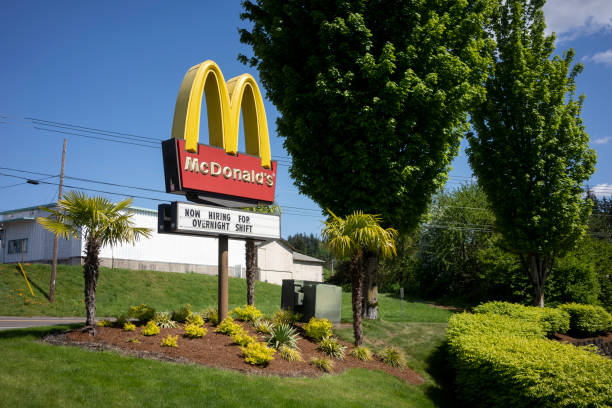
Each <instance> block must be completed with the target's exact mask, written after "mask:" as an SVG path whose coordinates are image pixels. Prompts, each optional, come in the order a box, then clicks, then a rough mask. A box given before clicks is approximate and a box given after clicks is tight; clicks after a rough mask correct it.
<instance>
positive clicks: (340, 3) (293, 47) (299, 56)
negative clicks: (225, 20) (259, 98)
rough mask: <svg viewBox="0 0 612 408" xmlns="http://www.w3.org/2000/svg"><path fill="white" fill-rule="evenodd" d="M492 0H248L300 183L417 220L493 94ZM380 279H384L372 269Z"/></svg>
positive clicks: (245, 38)
mask: <svg viewBox="0 0 612 408" xmlns="http://www.w3.org/2000/svg"><path fill="white" fill-rule="evenodd" d="M490 4H491V0H465V1H457V0H411V1H398V0H376V1H363V0H326V1H308V0H302V1H289V2H288V1H284V0H257V1H248V0H247V1H244V2H243V5H244V9H245V11H244V13H243V14H242V16H241V17H242V18H243V19H244V20H248V21H250V22H251V23H252V25H251V26H250V28H248V29H242V30H240V34H241V41H242V42H243V43H246V44H248V45H250V46H251V47H252V50H253V56H252V57H250V58H247V57H246V56H241V60H242V61H243V62H245V63H250V64H251V65H252V66H256V67H257V68H258V70H259V75H260V79H261V83H262V84H263V86H264V88H265V89H266V91H267V97H268V98H269V99H270V100H271V101H272V102H273V103H274V104H275V105H276V107H277V108H278V110H279V112H280V113H281V116H280V117H279V119H278V120H277V126H278V134H279V135H280V136H281V137H284V138H285V141H284V146H285V148H286V150H287V151H288V152H289V154H291V156H292V159H293V160H292V166H291V168H290V173H291V176H292V177H293V179H294V182H295V184H296V185H297V187H298V189H299V190H300V192H301V193H302V194H305V195H307V196H309V197H311V198H312V199H313V200H314V201H315V202H317V203H318V204H319V205H320V206H321V207H322V208H329V209H331V210H332V211H334V212H335V213H336V214H338V215H339V216H341V217H342V216H346V215H348V214H351V213H352V212H353V211H355V210H363V211H364V212H366V213H373V214H381V216H382V219H383V222H384V225H386V226H394V227H396V228H399V229H400V230H402V231H403V232H409V231H410V230H412V229H413V228H415V227H416V226H417V225H418V223H419V221H420V219H421V215H422V214H423V213H424V212H425V210H426V209H427V205H428V203H429V201H430V199H431V196H432V195H433V194H434V193H435V192H436V191H437V190H438V189H439V188H440V186H441V185H442V184H443V183H444V182H445V180H446V174H447V172H448V169H449V165H450V163H451V161H452V160H453V158H454V157H455V156H456V154H457V151H458V147H459V138H460V137H461V135H463V134H464V132H465V131H466V130H467V114H466V111H467V108H468V105H469V104H470V103H472V102H473V101H474V100H475V99H478V98H480V97H482V96H483V89H482V82H483V81H484V78H485V76H486V71H487V67H488V65H489V64H488V62H489V53H488V52H484V51H485V50H486V49H487V47H488V46H490V44H491V41H490V40H487V39H486V35H485V32H484V29H483V27H484V23H485V20H486V18H487V13H488V11H489V8H490ZM374 282H375V280H374Z"/></svg>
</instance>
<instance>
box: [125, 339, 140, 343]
mask: <svg viewBox="0 0 612 408" xmlns="http://www.w3.org/2000/svg"><path fill="white" fill-rule="evenodd" d="M125 342H126V343H134V344H140V340H138V339H131V338H130V339H127V340H125Z"/></svg>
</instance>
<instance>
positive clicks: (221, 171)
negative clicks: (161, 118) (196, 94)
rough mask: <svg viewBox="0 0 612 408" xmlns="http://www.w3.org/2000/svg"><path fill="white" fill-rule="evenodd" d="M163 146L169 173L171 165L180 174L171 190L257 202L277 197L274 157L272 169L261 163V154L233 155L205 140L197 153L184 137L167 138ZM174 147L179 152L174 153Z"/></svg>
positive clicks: (169, 189)
mask: <svg viewBox="0 0 612 408" xmlns="http://www.w3.org/2000/svg"><path fill="white" fill-rule="evenodd" d="M163 147H164V162H165V163H164V167H165V168H166V173H167V176H168V170H170V169H169V167H174V169H176V173H175V172H174V171H171V173H175V174H176V176H178V177H177V178H178V180H176V181H178V185H174V186H172V187H170V186H168V184H167V190H168V192H174V193H176V192H184V191H194V192H205V193H213V194H218V195H222V196H230V197H240V198H246V199H249V200H253V201H258V202H266V203H271V202H273V201H274V190H275V187H276V166H277V164H276V162H275V161H272V162H271V168H270V169H265V168H263V167H261V159H260V158H259V157H255V156H250V155H246V154H241V153H238V154H237V155H236V156H233V155H230V154H227V153H225V151H224V150H223V149H221V148H217V147H212V146H207V145H203V144H198V152H197V153H191V152H187V151H185V141H184V140H183V139H171V140H168V141H166V142H164V146H163ZM171 151H173V152H172V153H174V152H176V153H175V154H172V153H171ZM172 156H174V157H176V159H174V157H172ZM172 159H174V160H172ZM167 161H172V162H175V163H167ZM175 166H176V167H175ZM168 187H170V188H168Z"/></svg>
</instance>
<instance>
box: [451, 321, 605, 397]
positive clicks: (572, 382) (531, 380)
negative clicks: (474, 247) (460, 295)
mask: <svg viewBox="0 0 612 408" xmlns="http://www.w3.org/2000/svg"><path fill="white" fill-rule="evenodd" d="M483 319H490V320H491V322H489V323H488V324H486V323H485V322H483ZM508 319H510V320H514V321H515V324H510V323H509V322H508ZM516 324H518V325H524V326H525V327H524V328H523V329H518V327H517V326H516ZM533 325H534V322H529V321H522V320H520V319H512V318H508V317H507V316H499V315H494V314H491V315H486V314H485V315H469V314H457V315H454V316H452V317H451V318H450V319H449V323H448V329H447V337H448V347H449V356H450V359H451V362H452V365H453V367H454V369H455V381H456V384H457V388H458V390H460V393H461V396H462V397H463V399H464V400H465V402H466V403H467V404H466V405H468V406H486V407H516V408H522V407H525V408H527V407H542V408H547V407H551V408H552V407H604V406H610V405H611V404H612V360H609V359H607V358H604V357H601V356H598V355H596V354H594V353H592V352H589V351H586V350H584V349H581V348H578V347H574V346H572V345H569V344H562V343H559V342H556V341H553V340H548V339H546V338H544V337H542V336H537V335H536V334H537V330H534V327H533ZM495 327H498V329H497V330H495ZM517 329H518V330H517ZM541 330H542V329H541V327H540V331H541ZM513 332H516V333H513Z"/></svg>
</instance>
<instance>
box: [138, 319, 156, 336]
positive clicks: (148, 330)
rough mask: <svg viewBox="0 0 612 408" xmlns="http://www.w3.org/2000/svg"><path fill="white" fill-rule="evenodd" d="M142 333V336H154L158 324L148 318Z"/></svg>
mask: <svg viewBox="0 0 612 408" xmlns="http://www.w3.org/2000/svg"><path fill="white" fill-rule="evenodd" d="M142 334H143V335H144V336H156V335H158V334H159V326H157V325H156V324H155V322H154V321H153V320H149V321H148V322H147V325H146V326H145V328H144V329H143V330H142Z"/></svg>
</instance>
